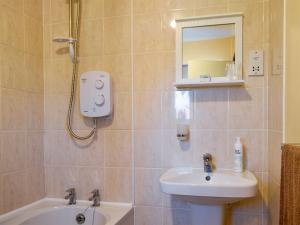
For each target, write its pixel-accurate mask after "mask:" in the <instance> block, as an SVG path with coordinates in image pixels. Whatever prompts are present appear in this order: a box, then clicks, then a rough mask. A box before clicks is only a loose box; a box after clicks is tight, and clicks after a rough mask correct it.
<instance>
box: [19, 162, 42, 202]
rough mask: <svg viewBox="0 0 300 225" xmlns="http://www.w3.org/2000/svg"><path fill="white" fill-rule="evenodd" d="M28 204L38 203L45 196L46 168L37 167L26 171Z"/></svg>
mask: <svg viewBox="0 0 300 225" xmlns="http://www.w3.org/2000/svg"><path fill="white" fill-rule="evenodd" d="M25 180H26V181H27V182H26V183H25V184H26V187H25V188H26V195H25V197H26V204H29V203H31V202H35V201H38V200H40V199H42V198H44V196H45V182H44V168H43V167H36V168H32V169H28V170H26V174H25ZM20 186H21V185H20Z"/></svg>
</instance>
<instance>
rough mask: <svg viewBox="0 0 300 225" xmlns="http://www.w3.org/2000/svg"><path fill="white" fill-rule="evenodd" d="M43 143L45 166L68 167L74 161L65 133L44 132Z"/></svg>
mask: <svg viewBox="0 0 300 225" xmlns="http://www.w3.org/2000/svg"><path fill="white" fill-rule="evenodd" d="M44 143H45V144H44V154H45V165H46V166H58V165H70V164H72V163H73V162H74V161H75V155H74V154H72V151H71V148H70V144H69V136H68V134H67V133H66V131H46V132H45V135H44Z"/></svg>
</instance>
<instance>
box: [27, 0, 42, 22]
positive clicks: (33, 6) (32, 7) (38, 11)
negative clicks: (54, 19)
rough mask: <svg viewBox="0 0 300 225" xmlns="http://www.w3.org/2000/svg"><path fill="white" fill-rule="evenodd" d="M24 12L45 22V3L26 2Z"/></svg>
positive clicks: (39, 1)
mask: <svg viewBox="0 0 300 225" xmlns="http://www.w3.org/2000/svg"><path fill="white" fill-rule="evenodd" d="M24 12H25V14H26V15H28V16H31V17H33V18H35V19H36V20H39V21H40V22H41V23H42V22H43V1H41V0H24Z"/></svg>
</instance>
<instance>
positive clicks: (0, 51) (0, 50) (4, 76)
mask: <svg viewBox="0 0 300 225" xmlns="http://www.w3.org/2000/svg"><path fill="white" fill-rule="evenodd" d="M0 63H1V66H0V78H1V82H0V83H1V87H4V88H10V89H21V90H24V89H25V88H26V85H24V84H26V82H27V81H26V74H24V70H25V63H24V53H23V51H20V50H17V49H15V48H12V47H10V46H6V45H2V44H0Z"/></svg>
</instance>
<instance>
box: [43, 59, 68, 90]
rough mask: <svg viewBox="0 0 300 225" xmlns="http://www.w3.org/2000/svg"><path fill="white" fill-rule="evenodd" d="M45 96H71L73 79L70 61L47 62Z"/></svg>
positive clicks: (56, 60) (55, 60) (54, 60)
mask: <svg viewBox="0 0 300 225" xmlns="http://www.w3.org/2000/svg"><path fill="white" fill-rule="evenodd" d="M44 68H45V70H44V79H45V86H44V88H45V94H60V95H61V94H69V92H70V88H71V79H72V65H71V63H70V59H53V60H47V61H45V66H44Z"/></svg>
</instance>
